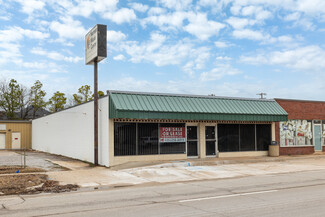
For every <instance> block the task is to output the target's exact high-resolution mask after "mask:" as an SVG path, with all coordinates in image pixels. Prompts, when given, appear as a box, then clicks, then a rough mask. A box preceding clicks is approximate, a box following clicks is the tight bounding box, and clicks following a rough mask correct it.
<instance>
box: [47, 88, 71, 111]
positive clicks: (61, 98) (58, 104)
mask: <svg viewBox="0 0 325 217" xmlns="http://www.w3.org/2000/svg"><path fill="white" fill-rule="evenodd" d="M66 103H67V97H65V94H64V93H61V92H59V91H56V92H55V93H54V94H53V96H52V97H51V98H50V100H49V104H50V111H51V112H58V111H61V110H63V109H64V106H65V104H66Z"/></svg>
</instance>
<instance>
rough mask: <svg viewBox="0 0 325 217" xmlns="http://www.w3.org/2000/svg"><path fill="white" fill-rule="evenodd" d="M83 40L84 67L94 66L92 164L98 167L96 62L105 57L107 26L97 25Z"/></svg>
mask: <svg viewBox="0 0 325 217" xmlns="http://www.w3.org/2000/svg"><path fill="white" fill-rule="evenodd" d="M85 39H86V40H85V41H86V61H85V62H86V65H94V164H95V165H98V62H100V61H101V60H103V59H105V58H106V57H107V26H106V25H101V24H97V25H96V26H94V27H93V28H92V29H91V30H90V31H89V32H88V33H87V34H86V37H85Z"/></svg>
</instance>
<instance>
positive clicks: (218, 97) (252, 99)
mask: <svg viewBox="0 0 325 217" xmlns="http://www.w3.org/2000/svg"><path fill="white" fill-rule="evenodd" d="M111 93H113V94H114V93H116V94H134V95H152V96H171V97H188V98H207V99H235V100H249V101H267V102H275V100H274V99H256V98H245V97H227V96H209V95H191V94H172V93H155V92H136V91H120V90H107V95H110V94H111Z"/></svg>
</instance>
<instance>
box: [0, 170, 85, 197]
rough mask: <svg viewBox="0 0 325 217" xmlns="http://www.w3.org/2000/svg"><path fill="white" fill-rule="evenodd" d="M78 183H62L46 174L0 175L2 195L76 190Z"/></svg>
mask: <svg viewBox="0 0 325 217" xmlns="http://www.w3.org/2000/svg"><path fill="white" fill-rule="evenodd" d="M78 188H79V186H78V185H72V184H68V185H60V184H59V182H57V181H53V180H48V176H47V175H45V174H15V175H2V176H0V195H12V194H38V193H42V192H52V193H60V192H68V191H76V190H77V189H78Z"/></svg>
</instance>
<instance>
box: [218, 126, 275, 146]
mask: <svg viewBox="0 0 325 217" xmlns="http://www.w3.org/2000/svg"><path fill="white" fill-rule="evenodd" d="M255 132H256V133H255ZM270 143H271V125H270V124H218V149H219V152H235V151H266V150H268V146H269V145H270Z"/></svg>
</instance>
